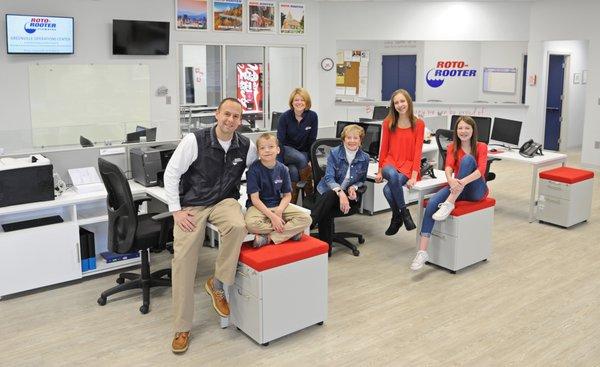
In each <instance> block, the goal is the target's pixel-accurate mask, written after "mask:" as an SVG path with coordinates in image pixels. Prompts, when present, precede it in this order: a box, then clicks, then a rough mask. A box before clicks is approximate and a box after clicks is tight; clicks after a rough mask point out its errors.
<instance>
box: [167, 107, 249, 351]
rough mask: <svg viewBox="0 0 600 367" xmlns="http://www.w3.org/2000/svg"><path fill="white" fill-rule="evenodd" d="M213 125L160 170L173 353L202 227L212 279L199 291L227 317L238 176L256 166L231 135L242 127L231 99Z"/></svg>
mask: <svg viewBox="0 0 600 367" xmlns="http://www.w3.org/2000/svg"><path fill="white" fill-rule="evenodd" d="M215 116H216V118H217V124H216V125H215V126H214V127H212V128H207V129H203V130H199V131H196V132H194V133H193V134H188V135H186V136H185V137H184V138H183V139H182V140H181V142H180V143H179V146H177V149H176V150H175V152H174V153H173V156H172V157H171V159H170V160H169V164H168V165H167V168H166V170H165V175H164V182H165V190H166V192H167V196H168V201H169V211H171V212H173V219H174V221H175V228H174V229H173V236H174V243H173V248H174V250H175V254H174V256H173V262H172V268H173V272H172V274H173V275H172V280H173V311H174V316H175V325H174V327H175V338H174V339H173V343H172V350H173V352H174V353H183V352H185V351H186V350H187V348H188V341H189V336H190V330H191V328H192V322H193V320H194V279H195V277H196V267H197V264H198V252H199V250H200V247H201V246H202V242H203V241H204V230H205V226H206V222H207V221H209V222H211V223H212V224H214V225H215V226H217V228H218V229H219V233H220V241H219V252H218V254H217V259H216V262H215V273H214V276H213V277H209V278H208V280H207V281H206V284H205V286H204V288H205V289H206V292H207V293H208V294H209V295H210V296H211V297H212V303H213V307H214V308H215V310H216V311H217V313H218V314H219V315H220V316H222V317H228V316H229V305H228V304H227V300H226V299H225V294H224V292H223V285H224V284H226V285H231V284H233V281H234V278H235V272H236V267H237V261H238V257H239V254H240V248H241V246H242V241H243V239H244V237H245V236H246V234H247V231H246V225H245V222H244V216H243V215H242V210H241V206H240V204H239V203H238V201H237V200H238V199H239V197H240V191H239V190H240V182H241V178H242V174H243V173H244V171H245V170H246V167H247V166H249V165H250V164H251V163H252V162H253V161H254V160H256V156H257V154H256V146H255V145H254V143H253V142H252V141H250V139H248V138H247V137H245V136H242V135H240V134H239V133H237V132H236V129H237V128H238V127H239V126H240V125H241V122H242V105H241V104H240V103H239V102H238V101H237V100H236V99H233V98H226V99H224V100H223V101H221V103H220V104H219V108H218V109H217V112H216V114H215Z"/></svg>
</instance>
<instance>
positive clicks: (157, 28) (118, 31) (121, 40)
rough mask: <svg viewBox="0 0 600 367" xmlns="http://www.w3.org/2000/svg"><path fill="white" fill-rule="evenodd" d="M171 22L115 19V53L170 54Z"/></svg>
mask: <svg viewBox="0 0 600 367" xmlns="http://www.w3.org/2000/svg"><path fill="white" fill-rule="evenodd" d="M169 29H170V28H169V22H148V21H138V20H122V19H113V55H168V54H169Z"/></svg>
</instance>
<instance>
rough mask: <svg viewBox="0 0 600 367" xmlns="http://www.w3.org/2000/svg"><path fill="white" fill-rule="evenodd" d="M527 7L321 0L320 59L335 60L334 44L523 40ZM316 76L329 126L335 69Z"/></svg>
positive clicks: (324, 118)
mask: <svg viewBox="0 0 600 367" xmlns="http://www.w3.org/2000/svg"><path fill="white" fill-rule="evenodd" d="M530 7H531V4H530V3H521V2H511V3H510V6H507V5H506V3H496V2H489V3H477V2H461V3H459V2H457V3H439V2H426V3H416V2H361V3H355V2H350V1H341V2H321V3H319V24H320V25H319V32H320V34H321V37H320V38H319V58H320V59H321V58H324V57H331V58H335V54H336V41H337V40H359V41H360V40H379V41H381V40H426V41H439V40H448V41H458V40H467V41H469V40H475V41H526V40H528V38H529V9H530ZM367 15H368V16H367ZM372 66H373V65H372V64H370V65H369V67H370V68H371V67H372ZM318 76H319V79H320V83H319V97H320V102H319V107H320V109H319V110H318V113H319V120H320V121H322V124H332V123H333V121H335V120H336V119H338V116H336V108H335V102H334V100H335V71H333V70H332V71H329V72H327V71H323V70H319V72H318ZM417 93H419V92H418V86H417ZM379 98H380V97H379ZM417 98H419V97H417Z"/></svg>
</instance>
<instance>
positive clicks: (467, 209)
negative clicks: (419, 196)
mask: <svg viewBox="0 0 600 367" xmlns="http://www.w3.org/2000/svg"><path fill="white" fill-rule="evenodd" d="M428 202H429V200H425V201H424V202H423V207H426V206H427V203H428ZM495 205H496V199H494V198H491V197H489V196H488V197H486V198H485V199H483V200H480V201H465V200H461V201H457V202H456V203H454V210H452V213H450V215H451V216H453V217H460V216H461V215H465V214H469V213H472V212H476V211H478V210H481V209H485V208H491V207H492V206H495Z"/></svg>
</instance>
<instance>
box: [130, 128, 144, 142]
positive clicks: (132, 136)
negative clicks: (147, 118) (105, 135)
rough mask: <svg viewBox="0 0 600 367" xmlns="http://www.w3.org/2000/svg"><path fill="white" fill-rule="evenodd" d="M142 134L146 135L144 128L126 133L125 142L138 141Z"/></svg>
mask: <svg viewBox="0 0 600 367" xmlns="http://www.w3.org/2000/svg"><path fill="white" fill-rule="evenodd" d="M142 136H146V130H142V131H135V132H132V133H128V134H127V140H125V143H139V142H140V137H142Z"/></svg>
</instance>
